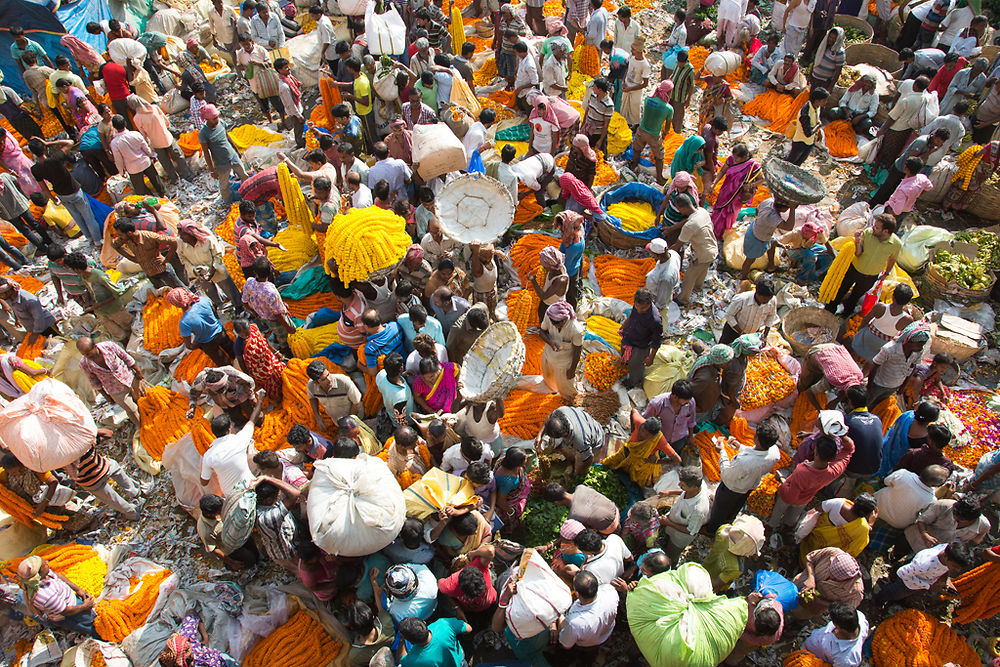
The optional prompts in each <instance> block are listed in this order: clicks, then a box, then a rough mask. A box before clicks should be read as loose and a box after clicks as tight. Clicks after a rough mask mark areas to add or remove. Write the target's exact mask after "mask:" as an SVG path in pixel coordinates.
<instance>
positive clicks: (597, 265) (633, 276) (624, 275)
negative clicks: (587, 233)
mask: <svg viewBox="0 0 1000 667" xmlns="http://www.w3.org/2000/svg"><path fill="white" fill-rule="evenodd" d="M655 265H656V260H654V259H653V258H652V257H647V258H644V259H621V258H620V257H615V256H614V255H598V256H597V257H595V258H594V272H595V273H596V274H597V284H598V285H599V286H600V288H601V294H602V295H604V296H608V297H613V298H615V299H621V300H622V301H625V302H628V303H632V300H633V299H634V298H635V291H636V290H637V289H639V288H640V287H645V286H646V274H647V273H649V272H650V271H652V270H653V267H654V266H655Z"/></svg>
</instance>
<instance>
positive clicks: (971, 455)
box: [944, 390, 1000, 468]
mask: <svg viewBox="0 0 1000 667" xmlns="http://www.w3.org/2000/svg"><path fill="white" fill-rule="evenodd" d="M990 396H991V394H988V393H986V392H981V391H974V390H968V391H956V392H953V393H952V395H951V398H950V399H949V400H948V409H949V410H950V411H951V412H952V414H954V415H955V416H956V417H958V419H959V420H960V421H961V422H962V424H964V425H965V428H967V429H968V430H969V435H970V436H971V438H970V442H971V444H969V445H968V446H967V447H953V446H948V447H946V448H945V450H944V453H945V456H947V457H948V458H950V459H951V460H952V461H954V462H955V463H957V464H959V465H961V466H964V467H966V468H975V467H976V464H977V463H979V459H980V457H982V455H983V454H985V453H986V452H987V451H989V450H990V449H993V448H994V446H995V444H996V443H997V442H1000V415H997V413H995V412H993V410H991V409H990V408H989V407H987V405H986V401H987V400H988V399H989V397H990ZM953 442H954V441H953Z"/></svg>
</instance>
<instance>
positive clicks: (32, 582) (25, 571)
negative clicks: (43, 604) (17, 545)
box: [17, 556, 45, 597]
mask: <svg viewBox="0 0 1000 667" xmlns="http://www.w3.org/2000/svg"><path fill="white" fill-rule="evenodd" d="M44 562H45V561H43V560H42V557H41V556H28V557H27V558H25V559H24V560H22V561H21V564H20V565H18V566H17V576H18V577H19V578H20V579H21V587H22V588H23V589H24V592H25V594H26V595H27V596H28V597H32V596H33V595H34V594H35V593H37V592H38V587H39V586H41V585H42V575H41V569H42V565H43V564H44Z"/></svg>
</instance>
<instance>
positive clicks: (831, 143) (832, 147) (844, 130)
mask: <svg viewBox="0 0 1000 667" xmlns="http://www.w3.org/2000/svg"><path fill="white" fill-rule="evenodd" d="M823 137H824V139H823V140H824V142H825V143H826V148H827V150H829V151H830V155H832V156H833V157H854V156H855V155H857V154H858V140H857V138H856V137H855V135H854V126H853V125H851V123H850V122H849V121H846V120H835V121H833V122H832V123H830V124H829V125H827V126H826V127H825V128H823Z"/></svg>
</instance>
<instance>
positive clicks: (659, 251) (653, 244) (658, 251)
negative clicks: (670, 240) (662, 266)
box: [646, 239, 668, 255]
mask: <svg viewBox="0 0 1000 667" xmlns="http://www.w3.org/2000/svg"><path fill="white" fill-rule="evenodd" d="M667 247H668V246H667V242H666V241H664V240H663V239H653V240H652V241H650V242H649V243H647V244H646V250H648V251H649V252H651V253H653V254H655V255H663V254H666V252H667Z"/></svg>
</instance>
